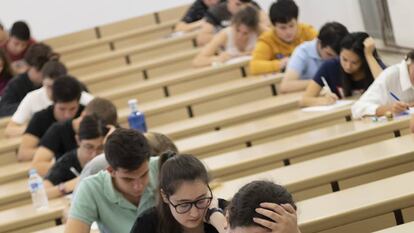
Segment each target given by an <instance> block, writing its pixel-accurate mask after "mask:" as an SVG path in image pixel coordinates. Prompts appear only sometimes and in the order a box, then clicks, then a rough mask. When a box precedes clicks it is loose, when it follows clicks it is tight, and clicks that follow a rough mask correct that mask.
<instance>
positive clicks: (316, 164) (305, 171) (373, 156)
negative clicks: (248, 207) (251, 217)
mask: <svg viewBox="0 0 414 233" xmlns="http://www.w3.org/2000/svg"><path fill="white" fill-rule="evenodd" d="M298 146H300V145H298ZM413 155H414V136H413V135H406V136H401V137H398V138H392V139H388V140H384V141H380V142H376V143H373V144H369V145H365V146H360V147H356V148H353V149H349V150H345V151H342V152H337V153H333V154H330V155H327V156H322V157H319V158H315V159H311V160H307V161H303V162H300V163H296V164H293V165H289V166H286V167H281V168H277V169H272V170H268V171H263V170H265V169H261V170H262V171H260V172H258V173H255V174H253V175H249V176H244V177H240V178H236V179H232V180H228V181H224V182H219V185H218V187H216V188H215V189H214V194H215V195H217V196H218V197H220V198H224V199H230V198H231V197H232V196H233V194H234V192H235V190H239V189H240V188H241V187H242V186H243V185H244V184H247V183H249V182H251V181H253V180H269V179H270V180H273V181H275V182H276V183H278V184H281V185H283V186H284V187H286V188H287V189H288V190H289V192H291V193H292V194H293V196H294V198H295V200H304V199H307V198H310V197H315V196H319V195H322V194H326V193H330V192H336V191H339V190H343V189H346V188H350V187H353V186H356V185H360V184H363V183H368V182H372V181H374V180H378V179H382V178H385V177H389V176H393V175H397V174H401V173H403V172H408V171H412V170H414V156H413ZM223 161H224V160H223ZM256 170H259V169H256Z"/></svg>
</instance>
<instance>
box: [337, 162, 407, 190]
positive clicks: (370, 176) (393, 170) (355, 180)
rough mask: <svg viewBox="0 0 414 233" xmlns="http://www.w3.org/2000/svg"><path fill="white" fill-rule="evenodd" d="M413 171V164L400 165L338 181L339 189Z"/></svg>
mask: <svg viewBox="0 0 414 233" xmlns="http://www.w3.org/2000/svg"><path fill="white" fill-rule="evenodd" d="M409 171H414V162H411V163H405V164H401V165H399V166H394V167H390V168H387V169H382V170H379V171H375V172H371V173H367V174H364V175H361V176H357V177H352V178H350V179H346V180H341V181H339V182H338V183H339V187H340V189H341V190H342V189H346V188H351V187H354V186H357V185H361V184H366V183H369V182H373V181H376V180H380V179H384V178H387V177H391V176H395V175H399V174H402V173H404V172H409Z"/></svg>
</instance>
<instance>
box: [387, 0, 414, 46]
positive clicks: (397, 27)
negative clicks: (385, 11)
mask: <svg viewBox="0 0 414 233" xmlns="http://www.w3.org/2000/svg"><path fill="white" fill-rule="evenodd" d="M388 7H389V10H390V16H391V22H392V27H393V30H394V36H395V40H396V43H397V45H400V46H403V47H410V48H414V30H413V25H412V23H413V17H411V16H412V15H411V14H412V9H414V1H413V0H391V1H390V0H388Z"/></svg>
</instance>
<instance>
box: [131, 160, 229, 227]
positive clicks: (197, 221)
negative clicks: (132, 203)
mask: <svg viewBox="0 0 414 233" xmlns="http://www.w3.org/2000/svg"><path fill="white" fill-rule="evenodd" d="M208 182H209V178H208V174H207V171H206V168H205V167H204V165H203V164H202V163H201V162H200V160H198V159H197V158H196V157H194V156H192V155H177V156H174V157H172V158H170V159H168V160H167V161H165V163H164V164H163V166H162V168H161V170H160V176H159V188H158V200H159V201H158V203H157V207H156V208H155V207H154V208H151V209H149V210H147V211H146V212H145V213H144V214H143V215H142V216H140V217H138V218H137V220H136V221H135V224H134V226H133V228H132V230H131V233H138V232H146V233H160V232H162V233H180V232H182V233H184V232H200V233H217V232H219V233H224V232H226V230H225V226H226V218H225V216H224V214H223V209H224V208H225V207H226V204H227V203H226V201H225V200H222V199H217V198H215V197H213V193H212V192H211V189H210V187H209V185H208Z"/></svg>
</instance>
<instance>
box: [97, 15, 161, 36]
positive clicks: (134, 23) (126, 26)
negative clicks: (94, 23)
mask: <svg viewBox="0 0 414 233" xmlns="http://www.w3.org/2000/svg"><path fill="white" fill-rule="evenodd" d="M154 24H155V17H154V15H153V14H147V15H143V16H138V17H135V18H131V19H127V20H122V21H118V22H115V23H111V24H107V25H103V26H100V27H99V31H100V33H101V36H102V37H106V36H112V35H114V34H117V33H121V32H126V31H129V30H134V29H137V28H140V27H145V26H149V25H154Z"/></svg>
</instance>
